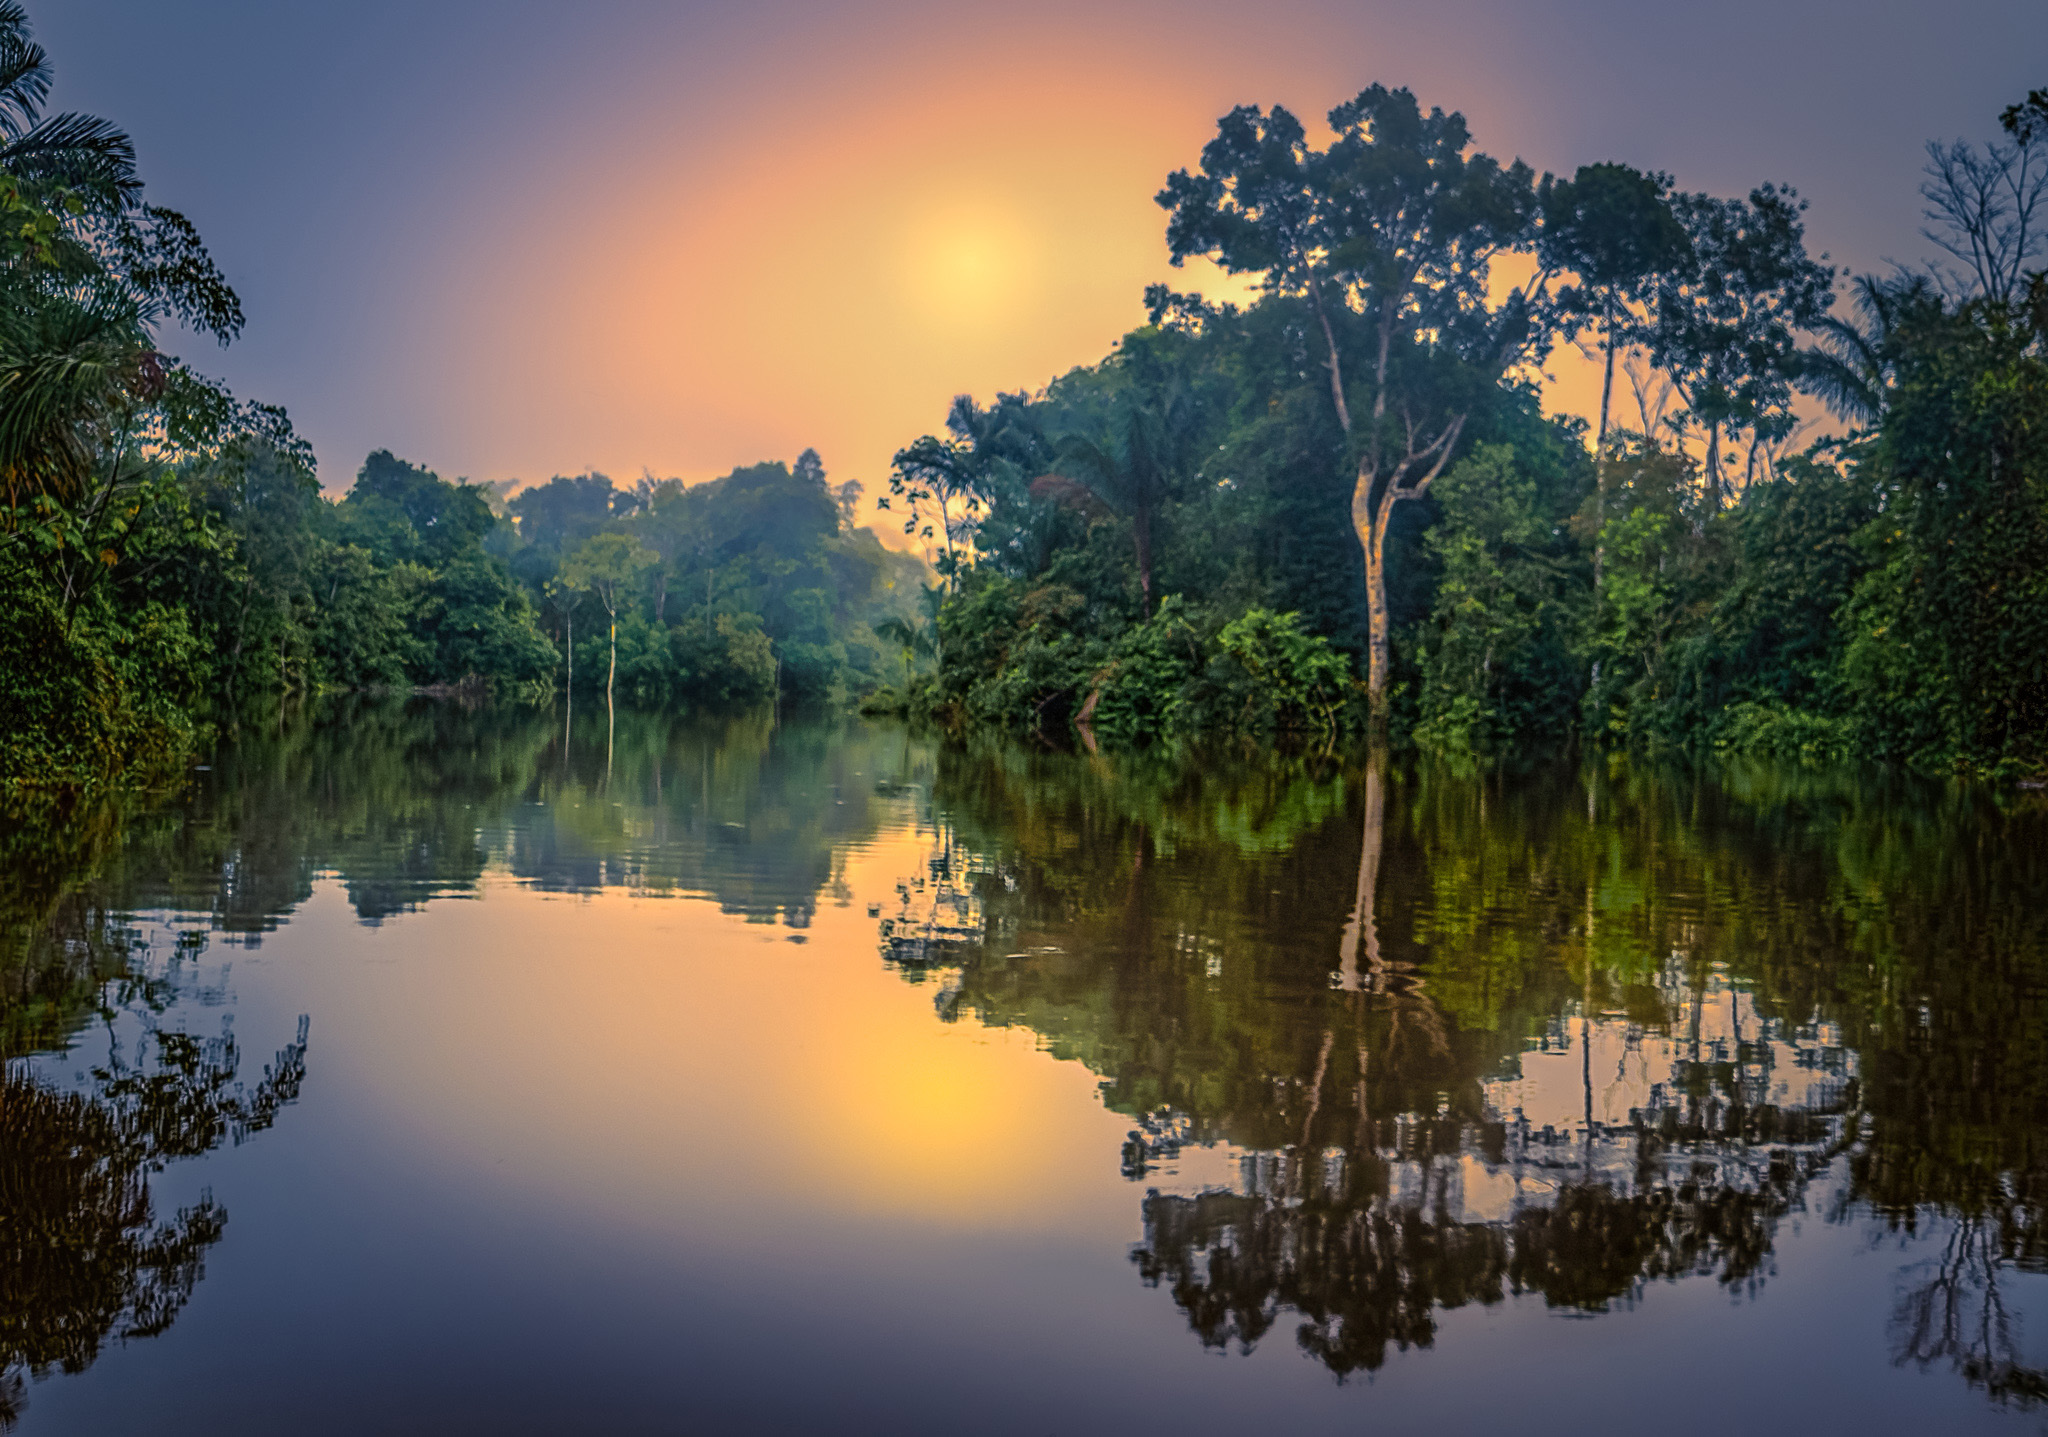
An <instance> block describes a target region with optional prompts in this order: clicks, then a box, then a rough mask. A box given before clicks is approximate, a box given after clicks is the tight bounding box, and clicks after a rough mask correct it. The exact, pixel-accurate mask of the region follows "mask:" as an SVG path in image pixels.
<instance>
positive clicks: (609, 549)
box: [562, 533, 659, 706]
mask: <svg viewBox="0 0 2048 1437" xmlns="http://www.w3.org/2000/svg"><path fill="white" fill-rule="evenodd" d="M657 562H659V560H658V556H657V555H656V554H655V553H654V551H653V550H652V549H649V548H648V547H647V546H646V545H645V544H643V543H641V542H640V541H639V540H638V539H635V538H633V537H632V536H631V535H629V534H617V533H612V534H595V535H592V536H591V537H590V538H588V539H586V540H584V541H583V543H581V544H580V545H578V546H577V547H576V548H574V549H572V550H570V552H569V554H568V555H567V557H565V558H564V559H563V560H562V583H564V584H565V585H567V586H569V587H570V588H573V589H583V590H587V591H588V592H590V593H592V594H595V595H596V596H597V601H598V603H600V604H602V605H604V612H605V617H606V619H607V620H608V621H609V622H610V625H611V667H610V668H609V669H607V670H606V672H605V677H604V701H605V704H606V705H607V706H609V705H610V704H611V701H612V685H613V683H614V681H615V680H616V679H617V678H618V673H619V598H620V596H621V595H622V594H623V593H624V592H625V591H626V590H627V589H628V588H629V587H630V586H631V585H632V583H633V581H634V580H635V579H637V578H638V577H639V576H640V575H641V574H643V573H645V572H646V571H647V570H648V569H650V568H652V567H653V566H654V565H655V564H656V563H657Z"/></svg>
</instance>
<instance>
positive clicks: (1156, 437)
mask: <svg viewBox="0 0 2048 1437" xmlns="http://www.w3.org/2000/svg"><path fill="white" fill-rule="evenodd" d="M1328 121H1329V128H1330V131H1331V132H1332V134H1333V136H1334V138H1333V139H1332V140H1331V141H1330V142H1329V143H1328V144H1327V145H1323V146H1320V147H1318V146H1317V145H1316V144H1314V143H1312V142H1311V141H1310V139H1309V138H1308V137H1307V134H1306V131H1305V130H1304V127H1303V126H1302V124H1301V122H1300V121H1299V120H1297V119H1296V118H1295V117H1294V116H1293V115H1291V114H1289V113H1288V112H1287V111H1286V110H1284V109H1280V108H1275V109H1272V110H1270V111H1262V110H1260V109H1258V108H1255V107H1240V108H1238V109H1235V110H1233V111H1231V112H1230V113H1229V114H1228V115H1226V116H1224V117H1223V119H1222V120H1221V121H1220V122H1219V124H1218V127H1217V132H1216V135H1215V138H1214V139H1212V140H1211V141H1210V142H1209V144H1208V145H1207V146H1206V147H1205V148H1204V149H1203V150H1202V152H1201V156H1200V161H1199V164H1198V165H1197V166H1196V167H1195V168H1193V169H1191V170H1182V171H1177V172H1175V173H1174V174H1173V175H1171V176H1169V177H1168V180H1167V182H1166V185H1165V187H1164V189H1162V190H1161V192H1160V193H1159V195H1158V201H1159V203H1160V205H1161V206H1162V207H1163V208H1164V209H1165V210H1166V211H1167V212H1168V215H1169V219H1168V225H1167V240H1168V243H1169V245H1170V247H1171V250H1172V253H1173V256H1174V259H1175V262H1176V263H1178V262H1179V261H1181V260H1183V259H1186V258H1188V257H1191V256H1204V257H1207V258H1209V259H1212V260H1214V261H1216V262H1217V263H1218V264H1220V265H1221V266H1222V267H1223V268H1224V269H1226V270H1227V271H1230V272H1232V273H1235V274H1239V275H1244V276H1248V277H1250V278H1251V279H1252V280H1253V281H1255V284H1256V291H1257V294H1256V298H1255V299H1254V300H1253V301H1252V302H1251V303H1249V304H1247V305H1244V306H1233V305H1229V304H1213V303H1210V302H1208V301H1206V300H1204V299H1202V298H1201V297H1199V296H1195V295H1189V294H1181V293H1176V292H1174V291H1172V290H1170V289H1168V288H1166V287H1164V286H1155V287H1154V288H1152V289H1151V290H1150V291H1148V294H1147V304H1148V308H1149V318H1150V323H1148V324H1147V325H1145V326H1144V327H1142V328H1140V329H1138V330H1136V331H1134V332H1132V333H1131V334H1129V335H1126V336H1125V337H1124V338H1123V339H1122V340H1121V341H1120V342H1119V343H1118V344H1117V346H1116V348H1115V351H1114V352H1113V353H1112V354H1111V355H1109V356H1108V357H1107V358H1106V359H1104V360H1103V361H1102V362H1101V363H1100V364H1097V365H1094V366H1091V367H1086V368H1081V369H1077V370H1074V371H1073V372H1071V373H1069V374H1066V375H1064V376H1062V377H1060V378H1059V379H1057V380H1055V381H1054V382H1053V383H1052V384H1050V385H1049V386H1047V388H1046V389H1045V390H1044V391H1042V392H1041V393H1038V394H1035V395H1032V394H1023V393H1017V394H1004V395H1001V396H999V397H998V398H997V399H996V401H995V402H994V403H993V404H992V405H989V406H987V407H984V406H982V405H980V404H978V403H976V402H975V401H974V400H973V399H972V398H970V397H964V396H963V397H962V398H960V399H958V400H956V401H955V403H954V405H953V408H952V410H951V412H950V413H949V414H948V416H947V421H946V432H945V433H944V434H943V435H936V436H928V437H926V438H924V439H921V440H919V441H917V442H916V443H915V444H913V445H910V446H908V447H907V448H906V449H904V450H903V451H902V452H901V453H900V454H899V455H898V456H897V459H896V466H895V473H894V476H893V478H892V493H891V499H892V500H893V501H894V502H895V503H896V504H898V505H899V506H904V507H907V508H908V510H909V511H910V513H909V520H908V523H907V525H906V527H907V528H909V529H910V530H911V531H912V532H915V533H920V534H923V535H924V536H926V538H927V539H928V541H930V542H931V543H932V544H933V546H934V551H935V559H936V562H937V564H938V567H939V568H940V569H941V570H942V572H943V574H944V577H945V584H946V587H945V593H944V604H943V607H942V608H941V610H940V612H939V613H938V615H937V620H936V625H935V628H934V631H933V632H932V633H931V634H930V635H929V638H928V641H927V643H926V644H925V646H924V650H923V652H927V653H928V654H929V658H928V659H927V660H926V661H925V672H924V673H923V675H922V676H921V677H920V678H919V680H918V681H917V682H916V684H915V685H914V686H913V687H912V688H911V689H910V690H909V691H907V692H906V693H905V694H903V695H901V700H902V702H903V704H904V706H905V707H907V708H908V709H910V710H911V711H913V712H924V713H929V714H932V715H935V716H939V717H941V718H944V719H946V720H949V721H951V722H954V723H956V724H964V725H998V726H1002V727H1006V728H1010V729H1013V730H1018V731H1026V732H1035V733H1039V734H1044V735H1048V736H1063V735H1064V734H1065V732H1066V730H1067V729H1068V728H1069V726H1072V725H1078V726H1079V727H1080V729H1081V737H1082V738H1084V739H1085V740H1087V741H1088V742H1091V743H1092V742H1093V741H1094V739H1095V736H1096V735H1098V734H1100V735H1101V736H1103V737H1104V738H1107V739H1113V740H1117V741H1121V742H1126V743H1128V742H1133V741H1143V740H1146V739H1149V738H1152V737H1155V736H1157V735H1160V734H1162V733H1167V734H1171V733H1176V732H1179V733H1196V732H1214V731H1216V730H1238V731H1242V732H1248V733H1254V734H1257V733H1270V732H1274V731H1279V730H1296V731H1304V732H1307V733H1310V734H1318V735H1331V734H1334V733H1335V732H1337V731H1338V730H1340V729H1344V728H1350V727H1362V726H1365V725H1367V724H1371V723H1375V722H1377V723H1381V724H1384V725H1387V726H1388V727H1390V728H1391V729H1392V731H1393V732H1394V733H1395V734H1396V735H1404V736H1407V737H1409V738H1412V739H1413V740H1414V741H1415V742H1417V743H1419V744H1420V745H1422V746H1424V747H1427V748H1432V749H1436V750H1439V751H1445V752H1452V753H1464V754H1472V755H1479V756H1489V757H1490V756H1499V755H1503V754H1510V753H1526V752H1528V751H1530V750H1532V749H1539V748H1549V747H1555V746H1558V745H1562V744H1568V743H1573V742H1580V743H1584V742H1593V743H1601V744H1615V745H1630V746H1636V747H1655V748H1665V749H1673V750H1680V751H1688V750H1689V751H1693V752H1701V751H1715V750H1718V751H1723V752H1730V751H1732V752H1747V753H1758V754H1773V755H1798V756H1804V757H1808V758H1816V759H1827V758H1837V757H1841V756H1845V755H1848V754H1852V753H1853V754H1860V755H1865V756H1871V757H1876V758H1880V759H1883V760H1886V761H1890V762H1895V763H1906V764H1912V765H1915V766H1920V767H1925V768H1930V769H1936V770H1944V771H1957V770H1962V771H1971V772H1979V773H1984V772H1992V771H2004V772H2008V773H2018V772H2025V771H2036V770H2039V769H2040V768H2041V767H2042V766H2043V764H2044V763H2048V666H2044V665H2043V664H2042V663H2041V662H2040V660H2039V655H2040V654H2041V653H2042V652H2043V648H2042V645H2043V642H2044V640H2048V577H2044V576H2048V451H2044V450H2043V448H2042V447H2041V441H2040V438H2039V436H2040V435H2041V434H2042V433H2043V432H2048V431H2044V429H2043V419H2044V418H2048V409H2044V407H2043V406H2044V403H2048V387H2044V379H2048V367H2044V360H2048V353H2044V338H2048V329H2044V325H2048V283H2044V280H2043V276H2042V271H2041V269H2040V267H2039V266H2040V264H2041V261H2042V258H2043V254H2044V250H2048V228H2044V222H2048V210H2044V207H2043V197H2044V194H2048V92H2036V93H2034V94H2032V95H2030V96H2029V97H2028V98H2027V99H2026V100H2025V101H2023V102H2021V103H2019V104H2017V105H2014V106H2012V107H2010V108H2009V109H2007V110H2006V111H2005V113H2004V115H2003V116H2002V118H2001V122H2002V126H2003V130H2004V138H2003V139H2001V140H2000V141H1998V142H1997V143H1994V144H1991V145H1989V146H1981V147H1980V146H1974V145H1971V144H1969V143H1967V142H1963V141H1957V142H1955V143H1953V144H1948V145H1941V144H1937V145H1931V146H1930V147H1929V161H1928V165H1927V170H1926V182H1925V184H1924V186H1923V188H1922V195H1923V197H1924V199H1925V201H1926V206H1927V210H1926V213H1927V220H1928V228H1927V230H1926V237H1927V238H1928V239H1929V241H1931V242H1932V243H1933V244H1934V245H1935V246H1936V247H1937V249H1938V250H1939V251H1940V252H1941V254H1942V256H1943V259H1942V262H1940V263H1938V264H1935V265H1933V266H1930V267H1928V268H1926V269H1923V270H1918V271H1908V270H1901V271H1899V272H1897V273H1895V274H1892V275H1889V276H1874V275H1865V276H1859V277H1855V278H1853V279H1851V278H1847V277H1845V276H1843V275H1840V274H1838V273H1837V271H1836V270H1835V269H1834V268H1833V267H1831V266H1830V265H1828V264H1827V263H1826V256H1819V257H1815V256H1812V255H1810V254H1809V253H1808V251H1807V247H1806V242H1805V221H1804V211H1805V203H1804V201H1802V200H1800V199H1799V198H1798V197H1797V195H1796V194H1795V193H1794V192H1793V191H1792V190H1791V189H1789V188H1786V187H1782V186H1777V185H1773V184H1769V183H1765V184H1759V185H1758V186H1757V187H1756V188H1754V189H1752V190H1751V191H1750V192H1749V193H1748V194H1746V195H1742V196H1737V197H1732V198H1723V197H1716V196H1712V195H1706V194H1695V193H1688V192H1685V191H1683V190H1681V189H1679V188H1677V186H1676V185H1675V183H1674V182H1673V181H1672V179H1671V178H1670V177H1669V176H1666V175H1663V174H1654V173H1652V174H1645V173H1641V172H1638V171H1636V170H1633V169H1630V168H1628V167H1626V166H1623V165H1617V164H1591V165H1587V166H1584V167H1581V168H1580V169H1578V170H1577V171H1576V172H1575V173H1574V174H1572V175H1571V176H1570V177H1568V178H1567V177H1560V176H1553V175H1541V176H1539V175H1537V174H1535V173H1534V172H1532V171H1531V170H1530V169H1529V167H1528V166H1526V165H1524V164H1522V163H1521V162H1519V161H1516V162H1513V163H1508V164H1503V163H1500V162H1498V161H1496V160H1494V159H1492V158H1490V157H1489V156H1487V155H1486V154H1484V153H1483V152H1481V151H1479V150H1477V149H1476V148H1475V147H1474V144H1473V141H1472V137H1471V136H1470V135H1469V133H1468V131H1467V128H1466V125H1465V122H1464V120H1463V118H1462V117H1461V116H1459V115H1457V114H1455V113H1445V112H1444V111H1442V110H1438V109H1427V110H1426V109H1425V108H1424V107H1423V106H1422V104H1421V103H1420V102H1419V101H1418V100H1417V99H1416V98H1415V97H1414V96H1413V95H1411V94H1410V93H1409V92H1407V91H1405V90H1388V89H1386V88H1384V87H1381V86H1373V87H1371V88H1369V89H1367V90H1365V91H1363V92H1362V93H1361V94H1360V95H1358V96H1357V98H1355V99H1353V100H1351V101H1349V102H1347V103H1345V104H1343V105H1340V106H1338V107H1336V108H1335V109H1333V110H1332V111H1331V112H1330V114H1329V116H1328ZM1510 281H1517V282H1513V283H1511V282H1510ZM1844 296H1846V299H1847V301H1848V303H1847V304H1846V305H1838V304H1837V301H1838V300H1839V299H1841V298H1843V297H1844ZM1837 309H1846V311H1847V313H1846V314H1843V313H1838V312H1836V311H1837ZM1567 344H1570V345H1577V346H1579V347H1580V348H1581V349H1582V350H1583V351H1584V352H1585V353H1586V354H1587V356H1588V357H1589V358H1590V359H1592V360H1594V361H1595V362H1597V363H1598V364H1599V365H1600V373H1601V376H1602V389H1601V398H1600V404H1599V420H1598V423H1597V426H1594V425H1587V424H1585V423H1582V422H1581V421H1578V420H1576V419H1572V418H1569V417H1560V416H1558V415H1555V414H1546V413H1545V412H1544V410H1543V408H1542V405H1541V403H1540V394H1539V391H1538V388H1537V386H1536V383H1535V379H1536V377H1537V374H1538V372H1539V370H1540V367H1541V365H1542V364H1543V363H1544V362H1545V360H1546V359H1547V358H1548V357H1550V356H1551V355H1552V354H1553V353H1554V352H1556V350H1557V349H1558V348H1559V346H1562V345H1567ZM1618 378H1619V379H1620V381H1621V383H1620V384H1619V385H1618V384H1617V379H1618ZM1627 400H1632V401H1633V403H1632V405H1631V404H1629V403H1626V402H1624V401H1627ZM1823 406H1824V407H1825V409H1826V410H1827V411H1829V412H1831V413H1832V415H1833V417H1834V420H1835V422H1836V425H1837V432H1835V433H1832V434H1830V435H1828V436H1826V437H1823V438H1819V439H1812V440H1810V442H1805V443H1803V444H1801V443H1799V441H1800V440H1802V438H1805V437H1807V436H1808V435H1809V434H1810V431H1811V430H1812V429H1813V427H1814V421H1815V420H1816V419H1817V418H1818V417H1819V411H1820V409H1821V408H1822V407H1823ZM1631 409H1632V412H1626V411H1629V410H1631Z"/></svg>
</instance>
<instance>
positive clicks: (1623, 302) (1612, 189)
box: [1537, 164, 1687, 589]
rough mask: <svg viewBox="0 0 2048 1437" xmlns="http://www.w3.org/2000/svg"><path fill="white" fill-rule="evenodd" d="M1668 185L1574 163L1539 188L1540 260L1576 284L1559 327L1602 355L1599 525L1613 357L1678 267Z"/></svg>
mask: <svg viewBox="0 0 2048 1437" xmlns="http://www.w3.org/2000/svg"><path fill="white" fill-rule="evenodd" d="M1670 189H1671V181H1670V179H1669V178H1668V177H1667V176H1665V175H1661V174H1650V175H1646V174H1643V173H1642V172H1640V171H1638V170H1632V169H1630V168H1629V167H1628V166H1627V165H1617V164H1600V165H1581V166H1580V167H1579V170H1578V173H1577V174H1575V175H1574V176H1573V177H1572V178H1571V179H1569V180H1557V181H1550V180H1549V179H1548V178H1547V177H1546V180H1545V183H1544V185H1543V186H1542V205H1543V230H1542V235H1541V237H1540V239H1539V240H1538V243H1537V251H1538V253H1539V254H1540V255H1541V256H1542V262H1543V263H1544V265H1545V266H1547V267H1549V268H1551V269H1558V270H1567V271H1570V272H1571V273H1572V274H1573V275H1575V276H1576V278H1577V282H1576V283H1575V284H1572V285H1569V286H1567V287H1566V288H1565V289H1563V290H1561V291H1560V292H1559V294H1558V306H1559V309H1560V311H1561V312H1562V314H1563V316H1564V317H1565V322H1566V324H1567V325H1568V326H1569V327H1571V328H1573V329H1577V328H1579V327H1582V326H1583V327H1590V328H1592V329H1593V330H1594V332H1595V333H1596V334H1597V335H1598V336H1599V340H1600V347H1601V350H1602V351H1603V353H1604V360H1605V363H1604V366H1603V372H1602V377H1601V380H1600V427H1599V429H1598V430H1597V431H1596V433H1595V435H1594V440H1593V515H1594V524H1595V527H1596V530H1597V526H1598V525H1599V522H1600V516H1601V510H1602V508H1603V506H1604V504H1605V499H1606V483H1605V480H1606V477H1607V419H1608V409H1609V406H1610V404H1611V402H1612V400H1613V396H1614V356H1615V353H1616V351H1617V350H1619V349H1620V348H1622V347H1623V346H1625V345H1627V344H1629V343H1632V342H1634V340H1635V338H1636V337H1637V335H1638V334H1639V333H1640V322H1639V315H1638V310H1639V309H1640V308H1641V306H1642V305H1643V304H1644V303H1645V301H1646V300H1647V299H1648V298H1649V294H1650V291H1651V288H1652V286H1653V285H1654V284H1655V282H1656V280H1657V278H1658V277H1659V276H1661V275H1662V274H1663V273H1665V272H1666V271H1667V270H1669V269H1671V268H1673V267H1674V266H1676V265H1678V264H1679V263H1681V262H1682V259H1683V256H1684V254H1685V251H1686V247H1687V238H1686V233H1685V230H1684V229H1683V228H1682V227H1681V226H1680V225H1679V223H1678V220H1677V219H1676V217H1674V216H1673V215H1672V213H1671V206H1670V204H1669V202H1668V201H1667V199H1666V196H1667V195H1668V193H1669V192H1670ZM1600 560H1601V553H1600V550H1599V548H1598V546H1597V541H1596V546H1595V549H1594V558H1593V586H1594V587H1595V588H1596V589H1597V588H1598V587H1599V586H1600V567H1601V565H1600Z"/></svg>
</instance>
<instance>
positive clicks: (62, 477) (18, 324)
mask: <svg viewBox="0 0 2048 1437" xmlns="http://www.w3.org/2000/svg"><path fill="white" fill-rule="evenodd" d="M150 353H151V350H150V348H149V344H148V340H147V337H146V335H145V333H144V331H143V329H142V325H141V321H140V316H139V315H138V314H137V313H136V311H135V310H134V308H133V307H132V306H130V305H127V304H125V303H123V302H121V301H120V300H118V299H105V298H101V299H96V300H95V301H94V302H90V303H76V302H73V301H69V300H59V301H55V302H51V303H47V304H43V305H39V306H37V307H36V308H35V309H34V310H32V311H30V312H28V313H27V314H25V315H22V314H17V315H15V316H11V317H10V322H9V323H8V324H7V325H6V326H5V331H4V332H0V489H4V490H5V492H6V495H7V498H8V502H9V504H10V506H17V507H18V506H19V505H20V503H21V502H23V500H25V499H26V497H27V496H28V495H29V494H30V493H32V492H40V493H45V494H49V495H51V496H52V497H54V498H56V499H58V500H59V501H60V502H65V503H69V502H72V501H73V500H75V499H76V498H77V497H78V495H79V493H80V492H82V491H83V490H84V489H85V488H87V487H88V486H89V485H90V483H91V480H92V476H93V473H94V470H95V467H96V464H97V460H98V456H99V452H100V448H101V446H102V444H103V443H104V442H105V440H106V438H107V435H108V432H109V430H110V429H111V427H112V425H113V423H114V421H115V419H116V417H117V416H118V414H119V413H120V412H121V411H122V410H123V409H124V408H125V406H126V399H127V392H128V388H129V384H130V381H131V379H133V378H134V377H135V376H136V375H137V374H138V372H139V371H140V369H141V367H142V366H143V364H144V361H145V360H146V357H147V356H148V355H149V354H150Z"/></svg>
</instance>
